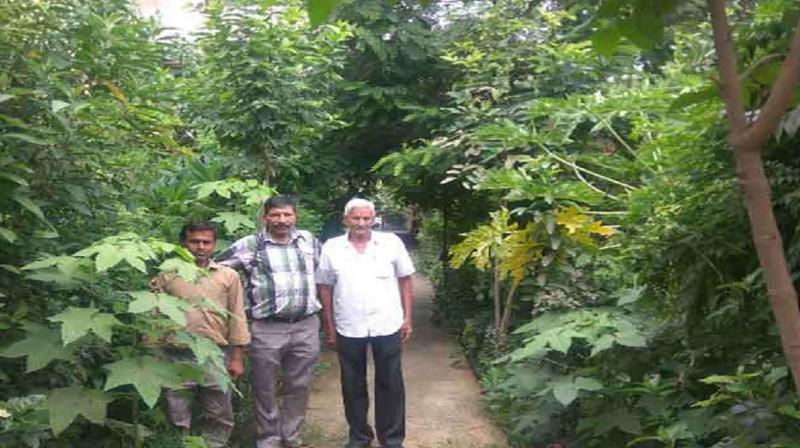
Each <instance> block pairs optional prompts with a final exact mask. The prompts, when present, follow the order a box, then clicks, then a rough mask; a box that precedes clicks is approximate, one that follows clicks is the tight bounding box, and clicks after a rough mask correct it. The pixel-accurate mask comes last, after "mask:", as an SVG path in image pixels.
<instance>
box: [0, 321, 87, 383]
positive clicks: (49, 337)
mask: <svg viewBox="0 0 800 448" xmlns="http://www.w3.org/2000/svg"><path fill="white" fill-rule="evenodd" d="M25 330H26V332H27V334H26V335H25V339H23V340H21V341H17V342H15V343H13V344H11V345H10V346H9V347H8V348H6V349H5V350H3V351H2V352H0V356H3V357H6V358H18V357H21V356H27V357H28V359H27V360H26V368H25V372H28V373H29V372H33V371H36V370H39V369H41V368H43V367H46V366H47V365H48V364H50V362H51V361H53V360H55V359H63V360H66V361H74V360H75V357H74V355H73V352H72V349H71V348H67V347H64V345H63V344H62V343H61V333H60V332H59V331H58V330H55V329H52V328H49V327H47V326H44V325H41V324H36V323H33V322H29V323H27V324H25Z"/></svg>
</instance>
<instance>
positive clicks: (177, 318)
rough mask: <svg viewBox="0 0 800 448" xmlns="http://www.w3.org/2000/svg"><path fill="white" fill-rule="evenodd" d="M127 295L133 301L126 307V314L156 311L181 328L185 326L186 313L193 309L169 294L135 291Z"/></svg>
mask: <svg viewBox="0 0 800 448" xmlns="http://www.w3.org/2000/svg"><path fill="white" fill-rule="evenodd" d="M128 294H129V295H130V296H131V297H133V298H134V299H135V300H134V301H133V302H131V303H130V304H129V305H128V312H130V313H134V314H141V313H146V312H148V311H150V310H157V311H159V312H161V313H162V314H164V315H165V316H167V317H168V318H170V320H172V321H173V322H175V323H176V324H177V325H179V326H181V327H183V326H186V312H187V311H191V310H192V309H193V308H192V306H191V305H190V304H189V303H187V302H185V301H183V300H181V299H178V298H176V297H172V296H171V295H169V294H160V293H154V292H148V291H137V292H131V293H128Z"/></svg>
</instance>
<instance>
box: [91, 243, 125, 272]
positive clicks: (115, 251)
mask: <svg viewBox="0 0 800 448" xmlns="http://www.w3.org/2000/svg"><path fill="white" fill-rule="evenodd" d="M97 249H98V250H97V257H96V258H95V259H94V264H95V269H97V272H104V271H107V270H108V269H110V268H113V267H114V266H116V265H118V264H119V263H120V262H121V261H122V260H123V259H124V258H125V254H124V253H123V252H122V251H121V250H120V248H119V247H117V246H112V245H109V244H103V245H101V246H98V247H97Z"/></svg>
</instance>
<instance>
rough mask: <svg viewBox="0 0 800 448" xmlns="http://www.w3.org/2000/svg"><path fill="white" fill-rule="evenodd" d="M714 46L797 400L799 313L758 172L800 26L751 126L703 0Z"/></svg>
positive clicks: (731, 53)
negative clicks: (711, 28)
mask: <svg viewBox="0 0 800 448" xmlns="http://www.w3.org/2000/svg"><path fill="white" fill-rule="evenodd" d="M708 5H709V7H710V9H711V19H712V20H711V23H712V27H713V30H714V45H715V48H716V54H717V63H718V65H719V72H720V82H721V88H722V96H723V100H724V102H725V107H726V110H727V116H728V121H729V123H730V131H729V141H730V143H731V147H732V149H733V157H734V160H735V162H736V176H737V179H738V181H739V184H740V186H741V189H742V194H743V199H744V204H745V207H746V208H747V215H748V217H749V220H750V226H751V232H752V237H753V244H754V245H755V248H756V253H757V254H758V260H759V263H760V264H761V269H762V271H763V273H764V279H765V281H766V284H767V294H768V296H769V300H770V305H771V307H772V312H773V314H774V315H775V321H776V323H777V325H778V331H779V333H780V338H781V346H782V348H783V353H784V355H785V356H786V361H787V364H788V365H789V368H790V369H791V372H792V377H793V378H794V384H795V391H796V393H797V394H798V395H800V308H798V303H797V291H796V290H795V287H794V283H793V281H792V277H791V273H790V272H789V266H788V263H787V262H786V256H785V252H784V247H783V240H782V238H781V234H780V231H779V230H778V224H777V222H776V220H775V214H774V212H773V210H772V195H771V191H770V186H769V181H768V180H767V176H766V174H765V173H764V164H763V162H762V160H761V148H762V146H763V145H764V143H766V141H767V140H768V139H769V137H770V135H771V134H772V132H774V130H775V128H776V127H777V125H778V123H779V121H780V118H781V116H782V115H783V114H784V113H785V112H786V109H787V108H788V107H789V105H790V102H791V96H792V95H791V92H793V91H794V88H795V86H797V82H798V77H800V24H798V27H797V29H796V30H795V35H794V38H793V40H792V45H791V48H790V50H789V53H788V55H787V56H786V59H785V60H784V64H783V67H782V69H781V73H780V74H779V75H778V79H777V80H776V81H775V84H774V85H773V87H772V91H771V93H770V97H769V99H768V100H767V102H766V103H765V104H764V106H763V107H762V108H761V110H760V111H759V115H758V118H757V119H756V120H755V122H754V123H752V124H748V122H747V115H746V112H745V108H744V103H743V102H742V96H741V85H740V76H739V73H738V68H737V64H736V50H735V46H734V42H733V38H732V36H731V31H730V27H729V25H728V19H727V16H726V13H725V0H708Z"/></svg>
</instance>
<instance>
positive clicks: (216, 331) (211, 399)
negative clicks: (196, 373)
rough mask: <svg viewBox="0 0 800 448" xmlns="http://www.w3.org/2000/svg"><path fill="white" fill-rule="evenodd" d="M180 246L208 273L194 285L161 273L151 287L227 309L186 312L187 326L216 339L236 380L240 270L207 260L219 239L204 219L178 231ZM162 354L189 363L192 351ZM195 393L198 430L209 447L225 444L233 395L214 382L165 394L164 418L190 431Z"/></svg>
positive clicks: (241, 324) (242, 322)
mask: <svg viewBox="0 0 800 448" xmlns="http://www.w3.org/2000/svg"><path fill="white" fill-rule="evenodd" d="M180 240H181V244H182V245H183V246H184V247H186V249H188V250H189V252H191V253H192V255H194V257H195V262H196V263H197V266H198V267H200V268H203V269H206V270H207V271H208V275H203V276H201V277H200V278H199V279H198V280H197V282H196V283H192V282H189V281H187V280H185V279H183V278H181V277H179V276H178V275H176V274H162V275H159V276H158V277H156V278H154V279H153V280H152V282H151V286H152V287H153V289H154V290H156V291H158V292H164V293H167V294H170V295H172V296H175V297H178V298H180V299H183V300H186V301H187V302H190V303H193V304H195V303H201V302H203V301H211V302H213V303H216V304H217V305H219V306H220V307H221V308H222V309H224V310H226V311H227V314H226V315H220V314H219V313H216V312H214V311H212V310H210V309H207V307H202V306H199V307H196V308H194V309H193V310H192V311H189V312H187V313H186V330H187V331H188V332H191V333H196V334H200V335H203V336H206V337H208V338H209V339H211V340H213V341H214V342H216V343H217V344H218V345H219V346H220V347H221V348H222V349H223V351H224V352H225V367H226V369H227V370H228V374H229V375H230V376H231V378H233V379H234V380H235V379H237V378H239V377H240V376H241V375H242V373H244V363H243V358H244V349H243V346H245V345H247V344H248V343H249V342H250V332H249V331H248V329H247V319H246V317H245V313H244V300H243V296H242V287H241V283H240V282H239V274H237V273H236V271H234V270H233V269H230V268H227V267H224V266H221V265H218V264H216V263H215V262H214V261H213V260H211V256H212V255H213V253H214V246H215V245H216V242H217V233H216V228H215V227H214V225H213V224H210V223H207V222H201V223H190V224H186V225H185V226H183V228H182V229H181V232H180ZM164 350H165V352H166V353H167V355H168V356H169V357H170V359H172V360H174V361H177V362H180V361H192V360H193V359H194V357H193V355H192V353H191V351H190V350H188V349H185V348H181V347H177V346H167V347H165V349H164ZM194 392H197V393H198V394H199V398H200V401H201V405H202V409H203V417H204V418H203V420H204V423H203V427H202V429H201V434H202V436H203V438H204V439H205V442H206V445H208V446H209V448H222V447H225V446H227V443H228V439H229V438H230V435H231V432H232V431H233V407H232V405H231V393H230V390H229V391H223V390H222V389H221V388H220V387H219V385H217V384H214V383H206V384H202V385H201V384H196V383H187V384H185V385H184V389H182V390H168V391H167V392H166V393H165V403H166V408H167V417H168V418H169V420H170V422H171V423H172V424H173V425H174V426H176V427H177V428H178V429H179V430H180V431H181V432H182V433H184V434H188V433H189V429H190V427H191V422H192V403H191V395H192V394H193V393H194Z"/></svg>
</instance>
